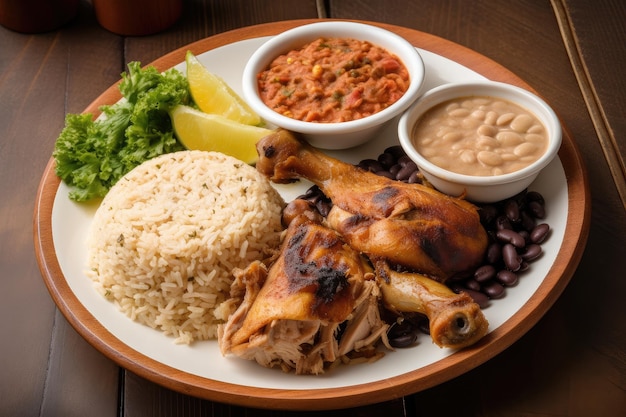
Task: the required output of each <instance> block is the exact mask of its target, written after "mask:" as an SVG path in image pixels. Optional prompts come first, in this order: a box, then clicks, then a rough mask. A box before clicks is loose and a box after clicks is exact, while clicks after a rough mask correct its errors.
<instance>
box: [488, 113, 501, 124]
mask: <svg viewBox="0 0 626 417" xmlns="http://www.w3.org/2000/svg"><path fill="white" fill-rule="evenodd" d="M497 120H498V113H496V112H495V111H488V112H487V114H486V115H485V123H486V124H488V125H495V124H496V121H497Z"/></svg>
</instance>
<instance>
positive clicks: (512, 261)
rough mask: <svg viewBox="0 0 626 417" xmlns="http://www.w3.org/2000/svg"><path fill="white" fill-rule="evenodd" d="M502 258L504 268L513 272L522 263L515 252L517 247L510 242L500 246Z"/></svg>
mask: <svg viewBox="0 0 626 417" xmlns="http://www.w3.org/2000/svg"><path fill="white" fill-rule="evenodd" d="M502 259H503V260H504V265H505V266H506V269H508V270H509V271H513V272H515V271H517V270H519V268H520V266H521V263H522V258H521V257H520V256H519V254H518V253H517V249H516V248H515V246H513V245H512V244H510V243H507V244H506V245H504V246H503V247H502Z"/></svg>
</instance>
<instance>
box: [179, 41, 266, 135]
mask: <svg viewBox="0 0 626 417" xmlns="http://www.w3.org/2000/svg"><path fill="white" fill-rule="evenodd" d="M185 62H186V64H187V80H188V82H189V90H190V92H191V96H192V97H193V100H194V101H195V103H196V105H197V106H198V108H199V109H200V110H202V111H203V112H205V113H209V114H219V115H222V116H224V117H226V118H228V119H231V120H234V121H236V122H239V123H243V124H247V125H255V126H256V125H260V124H261V123H262V120H261V117H260V116H259V115H258V114H256V112H255V111H254V110H253V109H252V108H251V107H250V106H249V105H248V103H246V102H245V101H244V100H243V99H242V98H241V97H240V96H239V95H238V94H237V93H236V92H235V91H234V90H233V89H232V88H231V87H230V86H229V85H228V84H227V83H226V82H225V81H224V80H223V79H222V78H220V77H219V76H218V75H216V74H213V73H211V72H210V71H209V70H208V69H207V68H206V67H205V66H204V65H203V64H202V63H201V62H200V61H199V60H198V58H197V57H196V56H195V55H194V54H193V53H192V52H191V51H187V55H186V57H185Z"/></svg>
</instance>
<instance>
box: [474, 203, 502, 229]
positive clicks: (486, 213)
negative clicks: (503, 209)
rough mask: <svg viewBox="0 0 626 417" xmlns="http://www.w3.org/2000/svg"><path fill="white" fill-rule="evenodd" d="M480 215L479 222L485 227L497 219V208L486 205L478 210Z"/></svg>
mask: <svg viewBox="0 0 626 417" xmlns="http://www.w3.org/2000/svg"><path fill="white" fill-rule="evenodd" d="M478 214H479V215H480V221H481V222H482V223H483V224H485V225H490V224H491V223H493V222H494V221H495V219H496V218H497V217H498V214H499V213H498V208H497V207H496V206H494V205H493V204H487V205H484V206H482V207H481V208H480V210H479V211H478Z"/></svg>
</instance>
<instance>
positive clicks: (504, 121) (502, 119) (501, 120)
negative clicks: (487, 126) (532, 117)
mask: <svg viewBox="0 0 626 417" xmlns="http://www.w3.org/2000/svg"><path fill="white" fill-rule="evenodd" d="M514 118H515V113H504V114H501V115H500V116H498V119H497V120H496V124H497V125H498V126H505V125H508V124H509V123H511V120H513V119H514Z"/></svg>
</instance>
